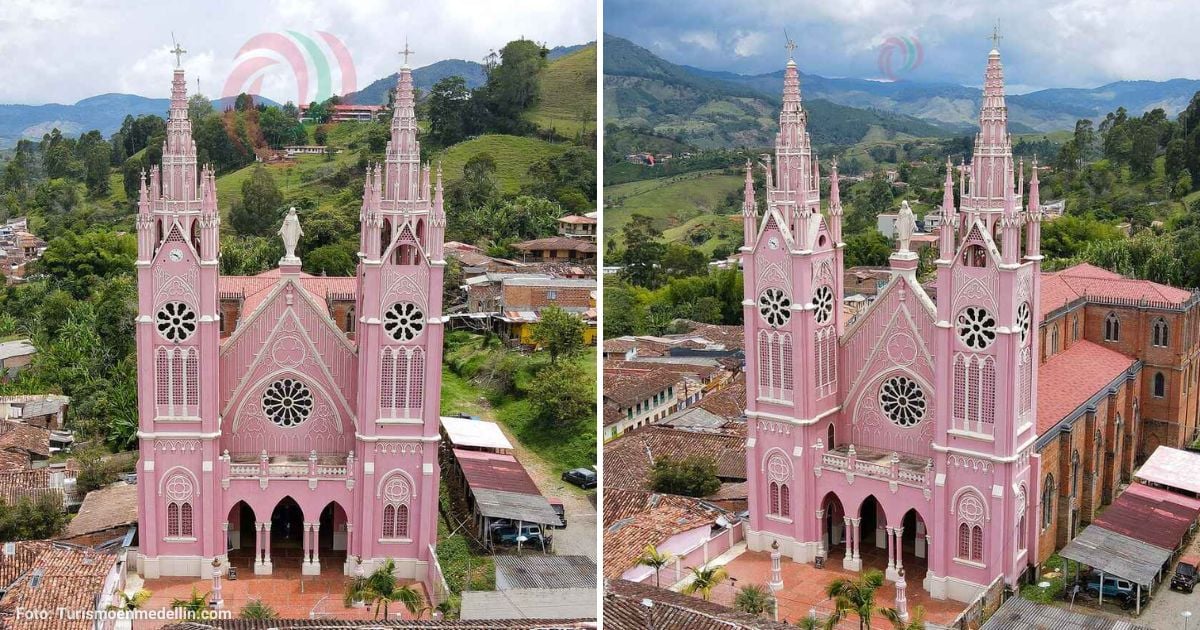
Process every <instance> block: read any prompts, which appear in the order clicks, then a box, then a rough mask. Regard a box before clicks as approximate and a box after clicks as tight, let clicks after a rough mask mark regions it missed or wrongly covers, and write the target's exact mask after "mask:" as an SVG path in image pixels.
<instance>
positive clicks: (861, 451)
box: [818, 444, 933, 490]
mask: <svg viewBox="0 0 1200 630" xmlns="http://www.w3.org/2000/svg"><path fill="white" fill-rule="evenodd" d="M818 468H819V469H823V470H829V471H833V472H840V473H846V474H850V475H862V476H864V477H870V478H872V479H879V480H882V481H887V482H889V483H894V484H897V485H902V486H912V487H914V488H920V489H922V490H926V489H928V488H929V487H930V486H931V485H932V484H933V460H932V459H929V458H928V457H917V456H915V455H906V454H902V453H897V452H894V451H892V452H888V451H878V450H874V449H869V448H856V447H855V446H854V445H853V444H850V445H848V446H838V447H834V448H833V449H830V450H829V451H826V452H825V453H822V454H821V464H820V466H819V467H818ZM818 474H820V473H819V472H818Z"/></svg>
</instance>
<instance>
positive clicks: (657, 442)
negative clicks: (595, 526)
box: [604, 426, 746, 490]
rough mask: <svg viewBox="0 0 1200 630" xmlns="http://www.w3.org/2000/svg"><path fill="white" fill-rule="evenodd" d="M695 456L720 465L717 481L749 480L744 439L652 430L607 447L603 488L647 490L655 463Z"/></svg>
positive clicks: (639, 431)
mask: <svg viewBox="0 0 1200 630" xmlns="http://www.w3.org/2000/svg"><path fill="white" fill-rule="evenodd" d="M694 455H695V456H701V457H707V458H709V459H712V460H713V461H714V462H715V463H716V464H717V476H718V477H722V478H725V479H745V478H746V441H745V438H744V437H742V436H740V435H727V434H723V433H707V432H703V433H702V432H699V431H686V430H683V429H671V428H667V427H660V426H649V427H646V428H644V429H640V430H637V431H633V432H632V433H629V434H627V435H624V436H622V437H619V438H617V439H615V440H612V441H611V442H608V443H607V444H605V445H604V485H605V487H612V488H628V489H633V490H645V489H647V488H648V485H647V484H648V483H649V481H650V470H651V468H653V466H654V463H653V462H654V461H655V460H657V459H659V458H662V457H669V458H672V459H683V458H685V457H691V456H694Z"/></svg>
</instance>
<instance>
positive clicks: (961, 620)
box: [945, 575, 1009, 630]
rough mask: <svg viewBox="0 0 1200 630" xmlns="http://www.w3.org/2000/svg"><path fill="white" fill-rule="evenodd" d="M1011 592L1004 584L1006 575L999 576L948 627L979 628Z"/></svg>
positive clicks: (959, 629)
mask: <svg viewBox="0 0 1200 630" xmlns="http://www.w3.org/2000/svg"><path fill="white" fill-rule="evenodd" d="M1008 596H1009V592H1008V588H1007V586H1006V585H1005V584H1004V576H1003V575H1001V576H998V577H997V578H996V579H995V580H992V583H991V584H989V585H988V587H987V588H986V589H984V591H983V592H982V593H980V594H979V595H978V596H977V597H976V598H975V599H974V600H973V601H972V602H971V603H970V604H968V605H967V608H966V609H965V610H963V611H962V612H961V613H959V614H958V616H957V617H955V618H954V621H953V622H951V623H950V625H948V626H945V627H947V628H953V629H954V630H977V629H978V628H980V627H981V626H983V620H984V619H985V618H986V617H987V616H988V615H990V614H992V613H994V612H996V609H997V608H999V607H1000V604H1003V603H1004V600H1005V599H1008Z"/></svg>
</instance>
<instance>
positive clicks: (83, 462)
mask: <svg viewBox="0 0 1200 630" xmlns="http://www.w3.org/2000/svg"><path fill="white" fill-rule="evenodd" d="M105 456H106V453H105V452H104V451H103V449H100V448H98V447H88V448H84V449H81V450H76V451H75V461H76V462H78V464H79V472H78V473H77V474H76V476H75V488H76V491H78V492H79V493H80V494H87V493H89V492H91V491H92V490H99V489H100V488H103V487H105V486H107V485H109V484H111V483H112V482H114V481H116V480H117V473H116V471H115V470H113V467H112V464H110V463H109V462H108V460H107V459H105Z"/></svg>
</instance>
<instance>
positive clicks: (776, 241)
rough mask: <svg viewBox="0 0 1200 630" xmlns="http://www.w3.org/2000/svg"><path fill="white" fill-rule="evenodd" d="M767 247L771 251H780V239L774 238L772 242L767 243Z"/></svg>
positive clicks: (771, 239)
mask: <svg viewBox="0 0 1200 630" xmlns="http://www.w3.org/2000/svg"><path fill="white" fill-rule="evenodd" d="M767 247H770V248H771V249H779V239H778V238H775V237H774V236H772V237H771V238H770V240H768V241H767Z"/></svg>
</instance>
